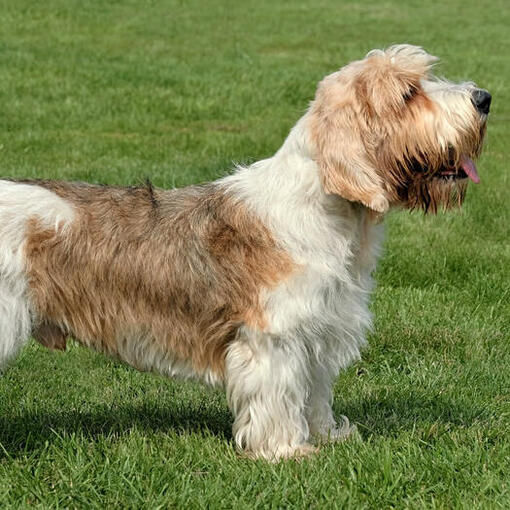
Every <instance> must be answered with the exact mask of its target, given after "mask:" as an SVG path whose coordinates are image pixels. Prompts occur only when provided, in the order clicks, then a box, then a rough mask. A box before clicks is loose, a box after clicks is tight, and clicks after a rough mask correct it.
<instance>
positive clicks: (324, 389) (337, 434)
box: [306, 357, 356, 442]
mask: <svg viewBox="0 0 510 510" xmlns="http://www.w3.org/2000/svg"><path fill="white" fill-rule="evenodd" d="M332 358H333V357H331V358H330V359H328V360H327V361H324V362H322V363H321V362H319V361H318V360H313V361H312V362H311V364H310V381H311V384H310V393H309V394H308V398H307V401H306V419H307V421H308V427H309V430H310V436H312V437H314V438H315V439H316V440H318V441H319V442H320V441H342V440H344V439H347V438H348V437H349V436H351V435H353V434H355V433H356V425H352V424H351V423H349V419H348V418H347V417H346V416H341V417H340V422H339V423H337V422H336V420H335V417H334V415H333V409H332V407H331V406H332V403H333V390H332V387H333V384H334V381H335V379H336V377H337V375H338V369H337V367H336V366H335V365H334V364H333V363H331V359H332ZM333 359H334V358H333Z"/></svg>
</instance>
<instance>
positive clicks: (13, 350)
mask: <svg viewBox="0 0 510 510" xmlns="http://www.w3.org/2000/svg"><path fill="white" fill-rule="evenodd" d="M73 215H74V213H73V209H72V207H71V206H70V205H69V204H67V203H66V202H65V201H64V200H62V199H61V198H60V197H59V196H57V195H56V194H55V193H53V192H51V191H49V190H46V189H43V188H42V187H40V186H38V185H37V184H36V183H34V184H22V183H18V182H12V181H3V180H0V369H1V368H3V367H4V365H5V364H6V362H7V361H8V360H9V359H11V358H12V357H14V356H15V355H16V354H17V352H18V351H19V349H20V348H21V347H22V346H23V345H24V344H25V343H26V342H27V341H28V339H29V338H30V334H31V332H32V327H33V324H32V318H33V312H34V311H33V309H32V307H31V304H30V299H29V292H28V290H29V289H28V286H29V282H28V277H27V260H26V254H25V241H26V235H27V228H28V225H29V223H30V221H31V220H34V219H35V220H37V221H38V222H39V223H40V224H41V225H42V226H43V227H46V228H54V229H56V228H60V227H61V226H62V225H64V224H65V223H67V222H69V221H71V220H72V218H73Z"/></svg>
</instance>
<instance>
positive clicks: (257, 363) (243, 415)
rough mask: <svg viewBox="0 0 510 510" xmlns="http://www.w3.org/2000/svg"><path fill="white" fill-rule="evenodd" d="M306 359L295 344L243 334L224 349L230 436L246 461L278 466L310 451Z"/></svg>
mask: <svg viewBox="0 0 510 510" xmlns="http://www.w3.org/2000/svg"><path fill="white" fill-rule="evenodd" d="M293 340H294V339H293ZM307 357H308V356H307V353H306V351H305V350H304V349H303V346H302V345H301V346H300V345H299V342H296V341H291V340H289V341H286V340H284V339H280V338H275V337H273V336H271V335H268V334H265V333H256V332H247V331H243V332H242V333H241V335H240V337H239V339H238V340H236V341H235V342H233V343H232V344H231V345H230V346H229V349H228V352H227V360H226V361H227V363H226V386H227V398H228V402H229V405H230V408H231V410H232V412H233V414H234V426H233V434H234V438H235V441H236V444H237V446H239V447H240V448H242V449H244V450H245V451H246V453H247V454H248V455H249V456H252V457H257V458H258V457H262V458H265V459H267V460H270V461H277V460H279V459H282V458H290V457H299V456H303V455H306V454H309V453H312V452H313V451H315V449H314V448H313V447H312V446H311V445H309V444H308V442H307V441H308V436H309V431H308V424H307V421H306V418H305V400H306V395H307V393H308V374H307V367H308V359H307Z"/></svg>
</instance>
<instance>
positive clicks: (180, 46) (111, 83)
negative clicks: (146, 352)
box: [0, 0, 510, 509]
mask: <svg viewBox="0 0 510 510" xmlns="http://www.w3.org/2000/svg"><path fill="white" fill-rule="evenodd" d="M1 11H2V16H1V17H0V33H1V34H2V36H1V39H0V111H1V115H0V162H1V173H2V174H3V175H4V176H12V177H14V176H25V177H45V178H61V179H74V180H88V181H95V182H103V183H109V184H134V183H139V182H142V181H144V180H145V178H146V177H150V178H151V180H152V181H153V182H154V183H155V184H156V185H159V186H163V187H171V186H181V185H186V184H190V183H194V182H199V181H204V180H209V179H212V178H217V177H219V176H221V175H224V174H225V173H226V172H228V171H229V169H230V168H231V167H232V162H233V161H236V162H250V161H253V160H256V159H259V158H262V157H267V156H269V155H271V154H272V153H273V152H274V151H275V150H276V149H277V148H278V146H279V145H280V144H281V142H282V140H283V138H284V137H285V135H286V133H287V132H288V130H289V128H290V127H291V126H292V125H293V123H294V122H295V121H296V120H297V118H298V117H299V116H300V114H301V113H302V112H303V110H304V108H305V107H306V105H307V102H308V101H309V100H310V99H311V98H312V96H313V93H314V90H315V85H316V83H317V81H318V80H319V79H320V78H321V77H322V76H323V75H325V74H326V73H328V72H331V71H333V70H334V69H336V68H338V67H339V66H340V65H341V64H343V63H345V62H347V61H349V60H352V59H354V58H360V57H361V56H363V55H364V54H365V53H366V51H367V50H369V49H371V48H373V47H383V46H387V45H389V44H390V43H393V42H403V41H406V42H412V43H415V44H420V45H423V46H425V47H426V48H427V49H428V50H429V51H431V52H432V53H435V54H438V55H440V56H441V57H442V58H443V64H442V65H441V67H440V68H439V72H440V73H443V74H445V75H446V76H448V77H450V78H452V79H458V80H461V79H472V80H474V81H476V82H478V83H479V84H480V85H482V86H484V87H486V88H488V89H489V90H490V91H491V92H492V94H493V97H494V100H493V111H492V113H491V118H490V124H489V133H488V142H487V146H486V150H485V153H484V156H483V157H482V159H481V162H480V164H479V169H480V173H481V176H482V183H481V184H480V185H479V186H476V187H475V186H471V187H470V189H469V192H468V197H467V201H466V204H465V207H464V208H463V210H462V211H461V212H458V213H449V214H447V215H439V216H438V217H430V218H429V217H426V218H425V217H423V216H421V215H420V214H409V213H395V214H391V215H390V217H389V219H388V241H387V243H386V250H385V256H384V258H383V260H382V263H381V264H380V266H379V269H378V274H377V279H378V282H379V285H378V289H377V291H376V293H375V297H374V302H373V309H374V312H375V315H376V324H375V331H374V333H373V334H372V335H371V337H370V344H371V347H370V349H369V350H367V351H366V352H365V353H364V358H363V361H362V362H360V363H358V364H357V365H355V366H353V367H351V368H350V369H349V370H348V371H347V372H345V373H343V374H341V376H340V377H339V379H338V382H337V385H336V391H335V397H336V398H335V411H336V412H337V413H338V414H340V413H345V414H346V415H348V416H349V417H350V418H351V419H352V420H353V421H355V422H356V423H357V424H358V426H359V429H360V431H361V435H362V437H363V442H361V443H355V442H352V443H346V444H339V445H336V446H326V447H324V448H323V449H322V450H321V452H320V453H319V454H318V455H317V456H315V457H313V458H311V459H309V460H305V461H303V462H300V463H297V462H292V461H290V462H283V463H281V464H278V465H268V464H266V463H264V462H252V461H248V460H246V459H243V458H239V457H238V456H237V455H236V453H235V451H234V448H233V446H232V444H231V435H230V426H231V420H232V418H231V416H230V414H229V412H228V410H227V406H226V402H225V398H224V396H223V394H222V393H221V392H217V391H214V390H210V389H208V388H205V387H203V386H200V385H198V384H194V383H190V382H184V383H183V382H178V381H173V380H167V379H164V378H162V377H157V376H153V375H150V374H141V373H138V372H136V371H134V370H131V369H130V368H128V367H125V366H123V365H120V364H118V363H116V362H113V361H111V360H108V359H106V358H104V357H102V356H100V355H97V354H95V353H92V352H89V351H86V350H84V349H82V348H81V347H79V346H77V345H74V344H73V345H71V348H70V349H69V350H68V352H67V353H53V352H49V351H45V350H44V349H43V348H40V347H38V346H35V345H30V346H29V347H28V348H26V349H25V350H24V351H23V353H22V355H21V357H20V358H19V359H18V361H17V362H16V363H15V364H14V365H13V366H12V368H11V369H10V370H9V371H8V372H7V373H6V374H5V376H4V377H3V378H1V379H0V506H1V507H2V508H28V507H39V508H115V507H118V508H148V509H156V508H172V507H175V508H277V507H296V508H465V507H469V508H473V509H475V508H483V509H487V508H509V507H510V462H509V458H510V425H509V422H510V342H509V340H510V327H509V326H510V310H509V302H510V290H509V282H510V244H509V243H508V225H509V224H510V208H509V206H508V200H509V194H508V193H509V192H508V190H509V177H508V175H509V173H508V168H507V160H508V157H509V154H508V139H509V137H510V127H509V126H510V123H509V121H510V92H509V89H508V86H507V85H508V81H509V80H510V60H509V59H508V54H510V36H509V35H508V26H510V7H509V6H508V3H507V2H506V0H493V1H491V2H482V3H480V2H479V1H475V0H452V1H443V2H421V1H417V0H408V1H407V2H401V1H396V0H386V1H383V2H375V1H373V2H368V1H356V2H347V1H346V2H337V1H335V0H315V1H313V2H312V1H311V0H310V1H299V2H290V1H281V2H275V1H268V0H259V1H258V2H256V3H255V2H242V1H239V2H226V1H224V2H220V1H218V0H210V1H206V0H189V1H187V2H184V1H179V0H159V1H157V0H152V1H151V0H147V1H143V2H142V1H140V0H137V1H135V0H126V1H122V2H120V1H113V0H112V1H109V2H105V1H99V0H87V1H78V0H47V1H45V2H31V1H29V0H17V1H14V0H4V1H3V2H2V7H1Z"/></svg>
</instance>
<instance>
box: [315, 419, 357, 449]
mask: <svg viewBox="0 0 510 510" xmlns="http://www.w3.org/2000/svg"><path fill="white" fill-rule="evenodd" d="M316 437H317V440H318V442H319V443H335V442H339V441H345V440H347V439H349V440H352V439H354V440H361V436H360V434H359V432H358V427H356V425H354V424H353V423H350V422H349V419H348V418H347V416H341V417H340V421H339V423H337V424H336V425H335V426H334V427H332V428H330V429H327V430H323V431H321V432H320V433H318V434H316Z"/></svg>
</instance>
